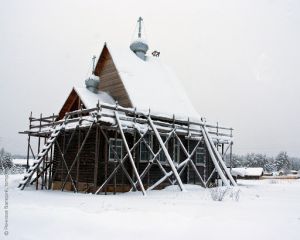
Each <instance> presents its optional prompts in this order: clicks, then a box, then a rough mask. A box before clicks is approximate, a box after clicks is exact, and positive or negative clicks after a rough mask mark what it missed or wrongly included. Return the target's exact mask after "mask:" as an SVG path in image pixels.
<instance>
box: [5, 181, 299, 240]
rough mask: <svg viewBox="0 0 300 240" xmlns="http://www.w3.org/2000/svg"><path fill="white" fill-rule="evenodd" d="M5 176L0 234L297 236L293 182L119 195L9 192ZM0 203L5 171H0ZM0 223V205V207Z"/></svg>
mask: <svg viewBox="0 0 300 240" xmlns="http://www.w3.org/2000/svg"><path fill="white" fill-rule="evenodd" d="M20 178H21V176H20V175H11V176H9V222H8V223H9V226H8V228H9V236H8V237H5V238H4V235H3V233H0V234H1V238H0V239H18V240H19V239H30V240H34V239H130V240H133V239H152V240H153V239H154V240H158V239H172V240H173V239H174V240H175V239H272V240H273V239H285V240H287V239H299V237H300V233H299V229H300V180H259V181H255V180H253V181H250V180H248V181H247V180H244V181H241V180H240V181H239V185H240V189H241V194H240V199H239V201H238V202H236V201H234V200H232V199H231V198H229V197H227V198H225V200H224V201H221V202H216V201H213V200H212V199H211V196H210V192H209V191H210V190H206V189H203V188H201V187H198V186H192V185H186V188H187V192H180V191H179V190H177V188H173V187H170V188H168V189H165V190H162V191H152V192H149V193H148V196H147V197H143V196H142V195H141V193H126V194H120V195H115V196H113V195H110V196H104V195H92V194H81V193H78V194H74V193H71V192H61V191H52V190H50V191H35V190H34V189H33V188H26V190H24V191H19V190H17V189H16V186H17V184H18V181H19V179H20ZM0 184H1V186H0V199H1V202H0V204H1V205H4V176H0ZM0 224H1V225H2V226H1V227H0V228H1V231H2V229H3V224H4V209H3V207H2V206H1V207H0Z"/></svg>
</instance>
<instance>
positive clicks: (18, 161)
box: [12, 158, 34, 165]
mask: <svg viewBox="0 0 300 240" xmlns="http://www.w3.org/2000/svg"><path fill="white" fill-rule="evenodd" d="M33 160H34V159H29V165H32V164H33ZM12 162H13V163H14V164H18V165H26V164H27V159H20V158H13V159H12Z"/></svg>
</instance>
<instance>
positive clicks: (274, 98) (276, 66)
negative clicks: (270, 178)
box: [0, 0, 300, 156]
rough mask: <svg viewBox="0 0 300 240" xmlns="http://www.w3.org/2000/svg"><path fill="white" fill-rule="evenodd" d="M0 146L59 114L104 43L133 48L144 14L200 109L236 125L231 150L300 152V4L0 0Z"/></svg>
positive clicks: (15, 145)
mask: <svg viewBox="0 0 300 240" xmlns="http://www.w3.org/2000/svg"><path fill="white" fill-rule="evenodd" d="M0 4H1V7H0V110H1V113H0V114H1V118H0V147H5V148H6V149H7V150H8V151H11V152H13V153H21V154H25V152H26V144H25V143H26V136H24V135H19V134H18V133H17V132H18V131H20V130H25V129H26V128H27V126H28V116H29V113H30V111H33V113H34V115H38V114H39V113H41V112H43V113H45V114H51V113H53V112H54V113H57V112H58V111H59V109H60V107H61V106H62V104H63V102H64V100H65V99H66V97H67V95H68V93H69V92H70V90H71V89H72V86H73V85H82V86H83V84H84V80H85V78H86V77H87V74H88V73H89V71H90V68H91V57H92V55H94V54H95V55H99V53H100V51H101V47H102V45H103V43H104V42H105V41H107V42H112V43H113V44H114V45H119V46H125V47H127V46H129V43H130V40H131V38H132V34H133V30H134V27H135V23H136V20H137V18H138V17H139V16H140V15H141V16H142V17H143V18H144V21H145V26H146V32H147V37H148V42H149V47H150V51H152V50H156V49H157V50H159V51H160V52H161V58H162V60H163V61H164V62H165V63H168V64H169V65H171V66H172V67H173V68H174V70H175V72H176V73H177V75H178V77H179V79H180V80H181V81H182V84H183V85H184V87H185V90H186V92H187V93H188V95H189V96H190V98H191V100H192V102H193V103H194V105H195V107H196V109H197V110H198V112H199V113H200V115H202V116H205V117H206V118H207V120H208V121H210V122H216V121H219V122H220V124H221V125H225V126H232V127H233V128H234V129H235V131H234V135H235V145H234V151H235V153H247V152H262V153H266V154H269V155H275V154H277V153H278V152H279V151H280V150H285V151H287V152H288V154H289V155H291V156H300V140H299V137H300V95H299V94H300V61H299V57H300V46H299V45H300V1H299V0H295V1H288V0H284V1H283V0H282V1H279V0H278V1H277V0H248V1H246V0H244V1H242V0H237V1H233V0H227V1H222V0H207V1H201V0H195V1H188V0H185V1H174V0H171V1H162V0H159V1H156V0H151V1H149V0H148V1H142V0H136V1H129V0H127V1H112V0H110V1H100V0H84V1H74V0H72V1H71V0H70V1H66V0H59V1H54V0H51V1H32V0H26V1H14V0H10V1H4V0H0Z"/></svg>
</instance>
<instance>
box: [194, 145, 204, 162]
mask: <svg viewBox="0 0 300 240" xmlns="http://www.w3.org/2000/svg"><path fill="white" fill-rule="evenodd" d="M204 163H205V148H204V147H197V150H196V165H204Z"/></svg>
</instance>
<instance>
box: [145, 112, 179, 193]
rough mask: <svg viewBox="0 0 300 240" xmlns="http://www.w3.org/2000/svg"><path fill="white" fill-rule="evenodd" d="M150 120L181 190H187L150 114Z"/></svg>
mask: <svg viewBox="0 0 300 240" xmlns="http://www.w3.org/2000/svg"><path fill="white" fill-rule="evenodd" d="M148 122H149V124H150V126H151V128H152V130H153V132H154V134H155V136H156V138H157V140H158V142H159V145H160V147H161V148H162V150H163V152H164V154H165V156H166V158H167V161H168V163H169V166H170V167H171V170H172V172H173V174H174V176H175V178H176V180H177V183H178V185H179V188H180V190H181V191H185V189H184V186H183V183H182V181H181V178H180V176H179V174H178V172H177V169H176V167H175V165H174V163H173V161H172V158H171V156H170V154H169V152H168V150H167V148H166V146H165V145H164V142H163V140H162V139H161V136H160V135H159V132H158V131H157V129H156V127H155V125H154V123H153V121H152V119H151V117H150V115H149V116H148Z"/></svg>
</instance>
